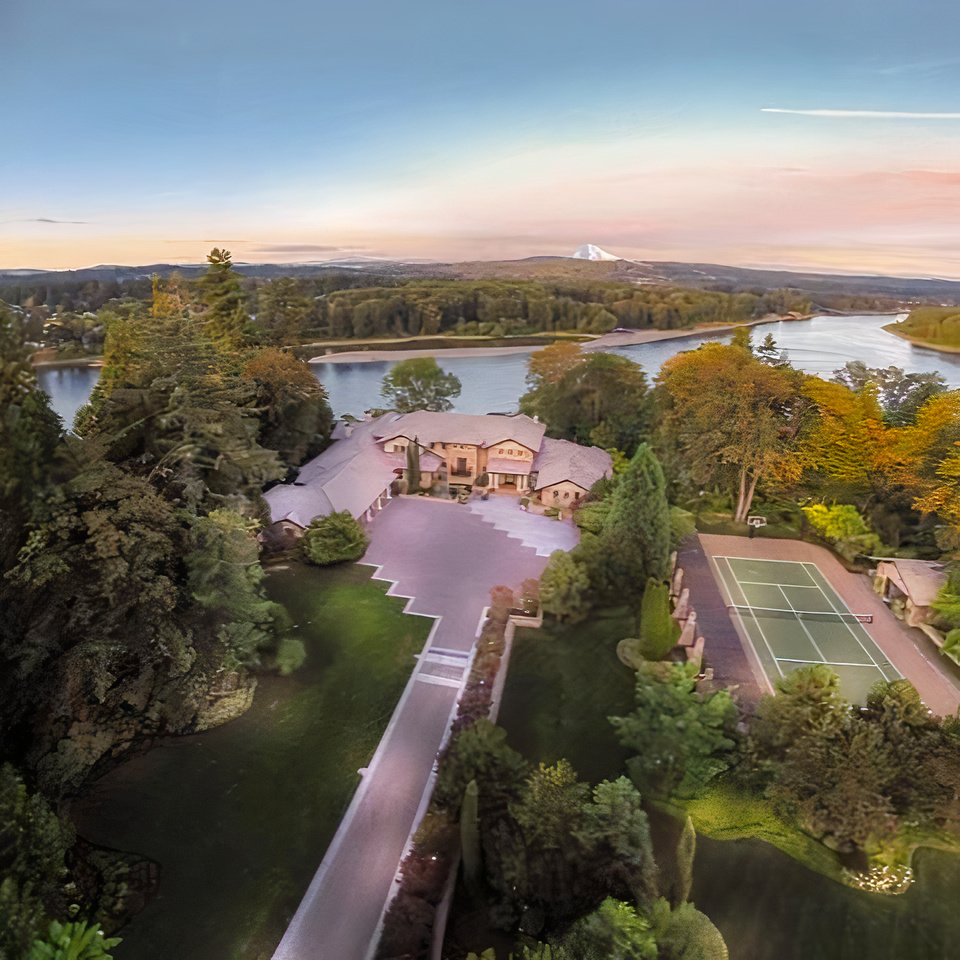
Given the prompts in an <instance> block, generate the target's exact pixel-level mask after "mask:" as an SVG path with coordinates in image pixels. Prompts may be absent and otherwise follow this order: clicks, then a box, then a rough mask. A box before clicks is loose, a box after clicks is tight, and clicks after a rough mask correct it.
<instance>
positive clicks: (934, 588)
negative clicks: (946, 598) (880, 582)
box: [880, 559, 947, 607]
mask: <svg viewBox="0 0 960 960" xmlns="http://www.w3.org/2000/svg"><path fill="white" fill-rule="evenodd" d="M880 569H881V572H883V573H884V574H886V575H887V576H889V577H890V579H891V580H893V582H894V583H896V585H897V586H898V587H899V588H900V590H901V592H903V593H905V594H906V595H907V596H908V597H909V598H910V599H911V600H912V601H913V602H914V604H915V605H916V606H918V607H929V606H930V604H932V603H933V601H934V600H936V599H937V595H938V594H939V593H940V588H941V587H942V586H943V585H944V583H946V580H947V574H946V571H945V570H944V569H943V565H942V564H939V563H929V562H927V561H926V560H899V559H897V560H883V561H881V563H880Z"/></svg>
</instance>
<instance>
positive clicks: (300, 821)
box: [78, 564, 430, 960]
mask: <svg viewBox="0 0 960 960" xmlns="http://www.w3.org/2000/svg"><path fill="white" fill-rule="evenodd" d="M370 572H371V570H370V568H369V567H362V566H356V565H353V564H351V565H349V566H346V567H341V568H335V569H330V570H321V569H318V568H314V567H306V566H301V565H298V564H292V565H291V566H289V567H288V568H286V569H275V570H274V571H272V572H271V573H270V574H269V575H268V577H267V586H268V590H269V593H270V596H271V598H272V599H273V600H276V601H278V602H280V603H282V604H284V606H286V608H287V610H288V611H289V613H290V614H291V616H292V617H293V622H294V623H295V624H297V625H298V626H297V628H296V630H295V631H294V635H295V636H299V638H300V639H301V640H303V642H304V643H305V645H306V647H307V661H306V663H305V664H304V665H303V666H302V667H301V668H300V669H299V670H297V671H296V672H294V673H293V674H292V675H291V676H289V677H279V676H271V675H267V676H264V677H262V678H261V680H260V683H259V685H258V688H257V692H256V696H255V697H254V702H253V706H252V707H251V708H250V709H249V710H248V711H247V712H246V713H245V714H243V715H242V716H241V717H238V718H237V719H236V720H232V721H230V722H229V723H226V724H224V725H223V726H221V727H217V728H215V729H213V730H209V731H207V732H205V733H200V734H196V735H194V736H188V737H171V738H170V739H168V740H164V741H161V742H160V743H159V745H157V746H155V747H154V748H153V749H151V750H150V751H148V752H147V753H145V754H143V755H142V756H140V757H137V758H135V759H132V760H130V761H128V762H127V763H125V764H123V765H122V766H120V767H118V768H117V769H115V770H113V771H112V772H110V773H108V774H107V775H106V776H105V777H103V778H101V779H100V780H99V781H97V782H96V783H94V784H93V785H92V787H91V788H90V790H89V792H88V794H87V795H86V796H85V797H84V799H83V801H82V802H81V803H80V804H79V805H78V812H79V818H78V833H79V834H80V835H81V836H83V837H85V838H86V839H88V840H91V841H92V842H94V843H97V844H101V845H103V846H108V847H112V848H114V849H119V850H126V851H134V852H136V853H139V854H141V855H143V856H146V857H148V858H150V859H152V860H155V861H157V862H158V863H159V864H160V890H159V896H158V897H157V899H156V900H155V901H154V902H153V903H151V904H150V905H149V906H148V907H147V908H146V909H145V910H144V911H143V912H142V913H140V914H139V915H138V916H136V917H135V918H134V919H133V920H132V921H131V923H129V924H128V925H127V926H126V927H125V928H124V929H123V930H122V931H121V933H120V935H121V936H122V937H123V938H124V941H123V943H122V944H121V945H120V946H119V947H117V948H116V949H115V950H114V951H113V953H114V956H115V957H116V960H169V958H170V957H177V960H260V958H261V957H269V956H270V955H271V954H272V952H273V950H274V949H275V947H276V945H277V944H278V943H279V941H280V938H281V936H282V935H283V933H284V931H285V930H286V926H287V923H288V921H289V919H290V917H291V916H292V914H293V912H294V910H296V908H297V905H298V904H299V902H300V900H301V898H302V896H303V894H304V892H305V891H306V888H307V886H308V885H309V883H310V880H311V878H312V877H313V874H314V872H315V871H316V869H317V867H318V866H319V864H320V861H321V859H322V858H323V854H324V851H325V850H326V847H327V844H328V843H329V841H330V839H331V837H332V836H333V834H334V832H335V831H336V829H337V825H338V824H339V822H340V818H341V816H342V814H343V812H344V810H345V809H346V806H347V804H348V802H349V800H350V797H351V795H352V794H353V791H354V789H355V788H356V785H357V783H358V782H359V777H358V776H357V770H358V769H359V768H360V767H363V766H366V764H367V763H368V761H369V759H370V757H371V755H372V754H373V751H374V750H375V749H376V746H377V744H378V743H379V741H380V737H381V734H382V733H383V730H384V729H385V728H386V725H387V722H388V720H389V718H390V715H391V714H392V712H393V709H394V706H395V705H396V703H397V700H398V699H399V696H400V693H401V692H402V690H403V687H404V685H405V684H406V681H407V678H408V676H409V674H410V671H411V669H412V667H413V663H414V654H415V653H418V652H419V651H420V649H421V648H422V646H423V643H424V641H425V639H426V634H427V631H428V629H429V626H430V624H429V621H427V620H425V619H424V618H422V617H411V616H407V615H406V614H403V613H402V610H403V607H404V604H405V601H404V600H403V599H400V598H394V597H387V596H386V595H385V590H386V584H383V583H380V582H378V581H371V580H370Z"/></svg>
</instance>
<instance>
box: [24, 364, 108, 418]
mask: <svg viewBox="0 0 960 960" xmlns="http://www.w3.org/2000/svg"><path fill="white" fill-rule="evenodd" d="M99 379H100V368H99V367H88V366H87V365H86V364H82V365H77V366H70V367H37V381H38V382H39V384H40V389H41V390H43V391H45V392H46V393H47V394H49V396H50V401H51V406H52V407H53V409H54V412H55V413H57V414H58V415H59V416H60V417H61V419H62V420H63V423H64V426H66V428H67V429H68V430H69V429H70V428H71V427H72V426H73V418H74V416H76V413H77V411H78V410H79V409H80V408H81V407H82V406H83V405H84V404H85V403H86V402H87V400H89V399H90V394H91V393H92V392H93V388H94V387H95V386H96V384H97V380H99Z"/></svg>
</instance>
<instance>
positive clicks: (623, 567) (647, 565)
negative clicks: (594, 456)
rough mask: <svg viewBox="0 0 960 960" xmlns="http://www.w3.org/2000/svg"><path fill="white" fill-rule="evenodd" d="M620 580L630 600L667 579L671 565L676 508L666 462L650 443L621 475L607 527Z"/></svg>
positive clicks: (637, 453) (608, 539)
mask: <svg viewBox="0 0 960 960" xmlns="http://www.w3.org/2000/svg"><path fill="white" fill-rule="evenodd" d="M604 543H605V545H606V547H607V550H608V554H609V556H610V560H611V566H612V569H613V574H614V578H615V579H616V580H617V581H618V583H619V586H620V589H621V590H622V591H623V592H624V593H626V594H627V595H631V594H632V595H634V596H636V595H637V594H640V593H642V592H643V589H644V587H645V586H646V583H647V579H648V578H649V577H654V578H655V579H657V580H662V579H663V578H664V577H665V576H666V575H667V568H668V566H669V561H670V507H669V505H668V504H667V494H666V481H665V480H664V478H663V470H662V469H661V467H660V461H659V460H657V457H656V455H655V454H654V452H653V451H652V450H651V449H650V447H649V445H648V444H646V443H643V444H641V445H640V446H639V447H638V448H637V452H636V453H635V454H634V455H633V459H632V460H631V461H630V465H629V466H628V467H627V469H626V470H625V471H624V472H623V473H622V474H621V476H620V480H619V482H618V484H617V489H616V490H615V491H614V494H613V499H612V502H611V504H610V512H609V514H608V515H607V520H606V523H605V524H604Z"/></svg>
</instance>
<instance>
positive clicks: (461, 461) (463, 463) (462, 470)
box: [457, 457, 467, 477]
mask: <svg viewBox="0 0 960 960" xmlns="http://www.w3.org/2000/svg"><path fill="white" fill-rule="evenodd" d="M457 473H458V474H459V475H460V476H461V477H465V476H466V475H467V458H466V457H457Z"/></svg>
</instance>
